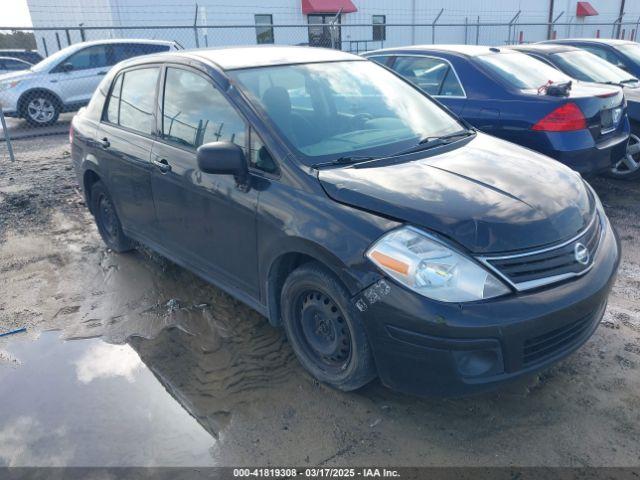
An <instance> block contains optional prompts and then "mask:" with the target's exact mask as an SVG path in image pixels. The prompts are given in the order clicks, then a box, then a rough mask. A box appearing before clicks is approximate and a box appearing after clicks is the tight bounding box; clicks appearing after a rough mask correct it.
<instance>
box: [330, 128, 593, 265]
mask: <svg viewBox="0 0 640 480" xmlns="http://www.w3.org/2000/svg"><path fill="white" fill-rule="evenodd" d="M427 153H428V154H429V155H430V156H429V157H426V158H423V159H418V160H413V161H407V162H403V163H399V164H395V165H386V166H381V165H378V166H375V164H374V165H373V166H368V167H363V166H362V165H360V166H357V167H354V166H352V167H344V168H332V169H326V170H321V171H320V172H319V174H318V178H319V180H320V182H321V184H322V186H323V188H324V189H325V191H326V192H327V194H328V195H329V196H330V197H331V198H332V199H334V200H336V201H338V202H341V203H344V204H347V205H351V206H354V207H357V208H360V209H365V210H368V211H371V212H375V213H379V214H382V215H385V216H389V217H393V218H395V219H398V220H401V221H405V222H407V223H409V224H412V225H415V226H419V227H423V228H424V229H427V230H431V231H435V232H438V233H440V234H442V235H445V236H447V237H449V238H451V239H452V240H454V241H456V242H458V243H459V244H461V245H463V246H464V247H466V248H467V249H469V250H470V251H471V252H475V253H497V252H509V251H514V250H523V249H528V248H534V247H540V246H544V245H548V244H552V243H555V242H558V241H561V240H566V239H569V238H571V237H573V236H574V235H576V233H578V232H579V231H580V230H581V229H582V228H584V227H585V226H586V224H587V223H588V221H589V219H590V218H591V216H592V214H593V209H594V202H593V199H592V198H591V195H590V194H589V193H588V191H587V188H586V187H585V185H584V183H583V181H582V180H581V178H580V177H579V176H578V175H577V174H575V173H574V172H573V171H571V170H570V169H569V168H567V167H565V166H563V165H561V164H560V163H558V162H556V161H554V160H551V159H549V158H547V157H545V156H543V155H540V154H538V153H535V152H533V151H531V150H528V149H525V148H522V147H518V146H517V145H514V144H512V143H509V142H505V141H503V140H498V139H496V138H493V137H490V136H488V135H484V134H481V133H479V134H478V135H477V136H476V138H474V139H473V140H471V141H469V142H468V143H466V144H465V145H463V146H461V147H459V148H455V149H452V150H449V151H447V152H444V153H440V154H437V153H436V150H431V151H428V152H425V155H426V154H427Z"/></svg>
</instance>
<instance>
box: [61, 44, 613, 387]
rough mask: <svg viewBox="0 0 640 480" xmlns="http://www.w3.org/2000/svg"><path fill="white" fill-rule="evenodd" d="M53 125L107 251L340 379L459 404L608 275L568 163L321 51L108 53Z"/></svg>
mask: <svg viewBox="0 0 640 480" xmlns="http://www.w3.org/2000/svg"><path fill="white" fill-rule="evenodd" d="M70 138H71V150H72V159H73V164H74V168H75V170H76V173H77V176H78V180H79V183H80V185H81V186H82V188H83V191H84V194H85V196H86V203H87V205H89V208H90V210H91V212H92V213H93V215H94V216H95V220H96V223H97V227H98V231H99V232H100V235H101V236H102V238H103V240H104V241H105V243H106V244H107V245H108V246H109V247H110V248H111V249H113V250H114V251H117V252H125V251H127V250H130V249H131V248H133V247H134V245H135V242H139V243H142V244H146V245H147V246H149V247H150V248H152V249H153V250H155V251H157V252H159V253H160V254H162V255H164V256H166V257H168V258H170V259H172V260H173V261H175V262H176V263H178V264H180V265H182V266H184V267H186V268H188V269H190V270H192V271H193V272H195V273H196V274H198V275H200V276H202V277H203V278H204V279H206V280H208V281H210V282H212V283H214V284H215V285H218V286H219V287H220V288H221V289H223V290H225V291H227V292H228V293H229V294H231V295H233V296H234V297H235V298H237V299H239V300H241V301H243V302H245V303H246V304H248V305H250V306H252V307H253V308H255V309H256V310H257V311H258V312H260V313H261V314H263V315H264V316H265V317H266V318H267V319H268V321H269V322H271V324H273V325H274V326H278V325H282V326H283V327H284V330H285V331H286V334H287V337H288V339H289V341H290V343H291V347H292V348H293V351H294V352H295V354H296V355H297V357H298V359H299V360H300V362H301V364H302V365H303V366H304V367H305V368H306V369H307V370H308V371H309V372H310V373H311V374H312V375H313V376H314V377H315V378H316V379H318V380H320V381H322V382H326V383H327V384H329V385H332V386H334V387H336V388H339V389H342V390H353V389H356V388H358V387H360V386H362V385H364V384H366V383H368V382H369V381H371V380H372V379H373V378H375V377H376V376H379V377H380V379H381V380H382V382H383V383H384V384H385V385H388V386H390V387H393V388H396V389H400V390H404V391H408V392H414V393H418V394H427V393H437V394H445V395H460V394H466V393H471V392H475V391H479V390H483V389H487V388H493V387H495V386H496V385H499V384H501V383H503V382H505V381H508V380H511V379H514V378H516V377H519V376H521V375H523V374H526V373H529V372H533V371H536V370H539V369H541V368H544V367H547V366H549V365H550V364H552V363H554V362H556V361H558V360H559V359H561V358H563V357H565V356H566V355H568V354H569V353H571V352H572V351H574V350H575V349H577V348H578V347H579V346H580V345H582V344H583V343H584V342H585V341H586V340H587V339H588V338H589V337H590V336H591V334H592V333H593V332H594V330H595V329H596V328H597V326H598V324H599V322H600V319H601V318H602V316H603V314H604V310H605V306H606V303H607V297H608V295H609V291H610V289H611V286H612V284H613V280H614V277H615V273H616V270H617V268H618V262H619V258H620V250H619V243H618V240H617V237H616V235H615V233H614V231H613V230H612V228H611V225H610V223H609V220H608V219H607V216H606V214H605V212H604V210H603V208H602V204H601V203H600V200H599V199H598V197H597V195H596V194H595V193H594V191H593V190H592V189H591V188H590V187H589V185H588V184H587V183H585V182H584V181H583V179H582V178H581V177H580V175H579V174H577V173H575V172H574V171H572V170H570V169H569V168H567V167H565V166H563V165H561V164H559V163H558V162H555V161H553V160H551V159H549V158H547V157H545V156H543V155H540V154H538V153H535V152H533V151H531V150H528V149H525V148H522V147H518V146H517V145H513V144H511V143H508V142H506V141H504V140H499V139H496V138H494V137H491V136H489V135H486V134H483V133H481V132H477V131H475V130H474V129H472V128H470V127H469V125H468V124H466V123H465V122H464V121H461V120H459V119H458V118H457V117H455V116H454V115H453V114H451V113H450V111H449V110H447V109H446V108H445V107H443V106H441V105H440V104H439V103H438V102H436V101H434V100H432V99H431V98H430V97H429V96H428V95H426V94H424V93H423V92H422V91H421V90H420V89H418V88H417V87H415V86H413V85H412V84H411V83H409V82H406V81H404V80H402V79H401V78H400V77H398V76H397V75H395V74H393V73H392V72H390V71H389V70H387V69H385V68H383V67H381V66H379V65H376V64H375V63H374V62H370V61H367V60H365V59H363V58H360V57H356V56H353V55H350V54H347V53H343V52H339V51H335V50H329V49H326V50H325V49H317V48H304V47H265V48H260V47H257V48H256V47H253V48H243V49H239V48H231V49H222V50H194V51H185V52H180V53H173V54H158V55H153V56H145V57H139V58H136V59H132V60H128V61H126V62H124V63H120V64H118V65H117V66H116V67H114V69H113V70H112V71H111V72H110V73H109V74H107V75H106V77H105V78H104V80H103V81H102V83H101V84H100V86H99V88H98V90H97V91H96V93H95V94H94V96H93V98H92V99H91V102H90V104H89V105H88V106H87V107H86V108H85V109H83V110H82V111H81V112H79V113H78V115H76V116H75V117H74V119H73V122H72V126H71V131H70ZM238 321H242V319H238ZM229 341H233V339H230V340H229ZM256 361H259V359H256Z"/></svg>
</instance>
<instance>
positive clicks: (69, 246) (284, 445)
mask: <svg viewBox="0 0 640 480" xmlns="http://www.w3.org/2000/svg"><path fill="white" fill-rule="evenodd" d="M0 148H3V147H2V146H1V145H0ZM66 149H67V145H66V137H64V136H52V137H47V138H41V139H34V140H21V141H18V142H16V152H17V153H18V155H19V161H18V162H16V163H15V164H9V163H8V162H3V164H1V165H0V293H1V294H0V333H1V332H4V331H8V330H11V329H16V328H21V327H27V333H24V334H20V335H14V336H10V337H4V338H0V373H1V371H2V370H3V369H9V368H13V369H20V365H19V361H18V360H16V359H15V358H13V357H12V356H11V354H10V350H11V345H12V342H15V341H16V339H17V338H18V337H21V340H20V341H22V342H25V341H26V342H37V341H38V338H39V336H40V335H42V332H43V331H45V330H52V329H55V330H59V331H60V335H61V336H63V337H64V338H66V339H76V340H77V341H88V340H80V339H88V338H102V339H103V340H104V341H105V342H107V343H108V344H115V345H121V344H128V345H130V346H131V347H132V348H133V350H135V352H137V354H138V355H139V357H140V359H141V360H142V362H143V363H144V364H145V365H146V368H148V369H149V370H150V371H152V372H153V374H154V375H155V377H156V378H157V380H158V381H159V382H160V383H161V384H162V386H163V387H164V389H165V390H166V391H167V392H169V394H170V395H171V396H172V397H173V398H174V399H175V401H176V402H178V403H179V404H180V405H181V407H182V408H184V409H185V410H186V411H187V412H188V413H189V414H190V415H191V416H192V417H193V418H195V419H196V420H197V422H198V423H199V424H200V425H201V426H202V428H203V429H204V430H205V431H206V432H207V434H208V435H210V437H211V450H210V452H209V455H210V456H211V458H212V459H213V460H214V461H215V463H216V464H218V465H247V464H248V465H267V464H271V465H341V466H345V465H371V464H376V465H397V466H400V465H407V466H420V465H428V466H445V465H447V466H449V465H458V466H472V465H473V466H496V465H499V466H514V465H517V466H538V465H542V466H587V465H588V466H592V465H593V466H603V465H607V466H638V465H640V442H639V441H638V439H640V375H639V373H640V371H639V370H638V368H639V366H640V182H636V183H627V182H616V181H610V180H596V181H594V182H593V185H594V187H595V188H596V190H597V191H598V193H599V194H600V196H601V198H602V200H603V203H604V204H605V208H606V210H607V212H608V214H609V216H610V218H611V220H612V222H613V224H614V225H615V227H616V228H617V230H618V232H619V233H620V236H621V239H622V243H623V261H622V264H621V267H620V272H619V277H618V280H617V282H616V284H615V287H614V290H613V293H612V295H611V298H610V302H609V307H608V309H607V313H606V315H605V318H604V320H603V322H602V325H601V326H600V328H598V330H597V331H596V333H595V335H594V336H593V337H592V339H591V340H589V342H588V343H587V344H586V345H585V346H583V347H582V348H581V349H580V350H579V351H578V352H576V353H575V354H574V355H572V356H571V357H569V358H568V359H567V360H565V361H564V362H562V363H560V364H558V365H556V366H555V367H553V368H551V369H550V370H548V371H545V372H543V373H541V374H539V375H537V376H534V377H531V378H528V379H526V380H524V381H521V382H519V383H517V384H514V385H511V386H508V387H506V388H505V389H503V390H501V391H498V392H495V393H492V394H487V395H483V396H478V397H473V398H466V399H456V400H449V399H419V398H414V397H409V396H404V395H399V394H396V393H394V392H391V391H389V390H388V389H386V388H384V387H382V386H381V385H380V384H378V383H376V382H374V383H373V384H371V385H369V386H367V387H365V388H364V389H362V390H361V391H358V392H355V393H341V392H336V391H333V390H331V389H330V388H327V387H325V386H323V385H319V384H318V383H317V382H314V381H313V380H312V379H311V378H310V377H309V376H308V375H306V374H305V372H303V371H302V369H301V367H300V366H299V365H298V364H297V362H296V360H295V358H294V356H293V354H292V351H291V349H290V347H289V346H288V344H287V342H286V341H285V340H284V338H283V335H282V333H281V332H280V331H279V330H276V329H273V328H271V327H269V326H268V325H267V322H266V320H265V319H264V318H262V317H260V316H259V315H258V314H257V313H255V312H254V311H252V310H250V309H249V308H247V307H245V306H243V305H241V304H239V303H238V302H236V301H234V300H233V299H231V298H230V297H229V296H227V295H225V294H223V293H221V292H220V291H218V290H217V289H215V288H213V287H211V286H209V285H207V284H206V283H204V282H203V281H201V280H200V279H198V278H197V277H195V276H194V275H192V274H191V273H189V272H187V271H186V270H184V269H182V268H180V267H177V266H175V265H173V264H171V263H170V262H168V261H166V260H163V259H161V258H158V257H157V256H155V255H152V254H150V253H149V252H143V251H137V252H134V253H130V254H121V255H119V254H115V253H113V252H111V251H108V250H107V249H106V248H105V246H104V245H103V243H102V242H101V240H100V238H99V236H98V234H97V231H96V228H95V227H94V224H93V220H92V218H91V216H90V215H89V213H88V211H87V209H86V207H85V205H84V204H83V201H82V198H81V197H80V195H79V194H78V191H77V186H76V180H75V177H74V175H73V171H72V170H71V167H70V161H69V157H68V152H67V151H66ZM76 340H74V342H75V341H76ZM16 394H18V393H17V392H16ZM59 408H61V409H64V408H65V405H60V406H59ZM79 421H86V422H89V423H90V419H79ZM114 421H115V419H114ZM2 427H3V426H2V425H0V437H1V435H2V432H3V431H6V429H5V430H3V428H2ZM207 438H209V437H207ZM110 440H111V439H110V437H109V436H108V435H106V436H105V437H104V438H103V441H104V442H107V443H108V442H109V441H110ZM11 455H12V453H11V452H9V453H7V452H6V451H3V449H2V438H0V463H4V464H12V460H15V459H14V458H13V457H11ZM3 456H4V458H3ZM13 463H14V464H15V461H14V462H13Z"/></svg>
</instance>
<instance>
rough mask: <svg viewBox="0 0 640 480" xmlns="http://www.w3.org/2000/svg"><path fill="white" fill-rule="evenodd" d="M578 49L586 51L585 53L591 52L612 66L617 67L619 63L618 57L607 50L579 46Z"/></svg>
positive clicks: (593, 46)
mask: <svg viewBox="0 0 640 480" xmlns="http://www.w3.org/2000/svg"><path fill="white" fill-rule="evenodd" d="M580 48H582V49H584V50H586V51H587V52H591V53H593V54H594V55H597V56H599V57H600V58H604V59H605V60H606V61H607V62H609V63H613V64H614V65H619V64H620V63H621V62H620V59H619V58H618V55H616V54H615V53H614V52H611V51H609V50H607V49H606V48H602V47H597V46H595V45H580Z"/></svg>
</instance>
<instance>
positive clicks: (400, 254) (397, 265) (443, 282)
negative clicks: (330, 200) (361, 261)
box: [366, 227, 510, 302]
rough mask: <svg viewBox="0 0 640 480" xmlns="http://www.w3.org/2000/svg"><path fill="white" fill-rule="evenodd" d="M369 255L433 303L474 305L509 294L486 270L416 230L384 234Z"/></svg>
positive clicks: (383, 268)
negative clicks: (470, 303) (433, 301)
mask: <svg viewBox="0 0 640 480" xmlns="http://www.w3.org/2000/svg"><path fill="white" fill-rule="evenodd" d="M366 255H367V258H369V259H370V260H371V261H372V262H373V263H375V264H376V265H377V266H378V267H379V268H380V269H381V270H383V271H384V272H385V273H386V274H387V275H389V276H390V277H391V278H393V279H394V280H396V281H398V282H400V283H401V284H403V285H404V286H405V287H407V288H409V289H411V290H413V291H414V292H416V293H419V294H420V295H423V296H425V297H428V298H431V299H433V300H438V301H441V302H471V301H474V300H484V299H487V298H493V297H498V296H500V295H505V294H507V293H509V292H510V290H509V288H508V287H507V286H506V285H505V284H503V283H502V282H501V281H500V280H498V279H497V278H496V277H495V276H493V275H492V274H491V273H490V272H489V271H488V270H487V269H485V268H484V267H482V266H480V265H479V264H477V263H476V262H475V261H473V260H471V259H470V258H467V257H466V256H465V255H462V254H460V253H458V252H456V251H455V250H453V249H451V248H449V247H448V246H446V245H445V244H444V243H441V242H439V241H437V240H434V239H433V238H431V237H430V236H428V235H427V234H425V233H424V232H421V231H420V230H418V229H416V228H413V227H403V228H399V229H397V230H393V231H391V232H389V233H387V234H385V235H384V236H382V237H381V238H380V239H379V240H378V241H376V242H375V243H374V244H373V245H372V246H371V248H370V249H369V250H368V251H367V253H366Z"/></svg>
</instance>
